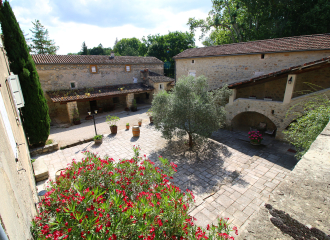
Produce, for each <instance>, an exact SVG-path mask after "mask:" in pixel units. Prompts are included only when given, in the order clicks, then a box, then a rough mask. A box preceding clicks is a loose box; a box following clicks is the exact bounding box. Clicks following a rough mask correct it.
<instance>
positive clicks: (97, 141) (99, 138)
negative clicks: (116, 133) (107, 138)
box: [93, 135, 103, 144]
mask: <svg viewBox="0 0 330 240" xmlns="http://www.w3.org/2000/svg"><path fill="white" fill-rule="evenodd" d="M93 139H94V143H95V144H101V143H102V139H103V135H95V136H94V137H93Z"/></svg>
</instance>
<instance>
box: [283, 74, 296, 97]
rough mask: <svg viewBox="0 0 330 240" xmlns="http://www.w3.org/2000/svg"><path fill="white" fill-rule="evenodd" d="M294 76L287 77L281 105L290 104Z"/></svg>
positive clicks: (294, 80)
mask: <svg viewBox="0 0 330 240" xmlns="http://www.w3.org/2000/svg"><path fill="white" fill-rule="evenodd" d="M296 78H297V75H296V74H290V75H288V80H287V82H286V87H285V94H284V99H283V104H288V103H290V102H291V99H292V94H293V90H294V86H295V84H296Z"/></svg>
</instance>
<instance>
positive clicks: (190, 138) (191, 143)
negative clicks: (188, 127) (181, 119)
mask: <svg viewBox="0 0 330 240" xmlns="http://www.w3.org/2000/svg"><path fill="white" fill-rule="evenodd" d="M188 135H189V147H190V148H192V146H193V142H192V136H191V134H190V133H188Z"/></svg>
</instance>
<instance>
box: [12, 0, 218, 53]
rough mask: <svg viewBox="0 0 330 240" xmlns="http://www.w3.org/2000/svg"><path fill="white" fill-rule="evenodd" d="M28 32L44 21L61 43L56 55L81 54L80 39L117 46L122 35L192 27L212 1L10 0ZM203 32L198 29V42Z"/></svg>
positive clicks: (138, 35) (202, 16)
mask: <svg viewBox="0 0 330 240" xmlns="http://www.w3.org/2000/svg"><path fill="white" fill-rule="evenodd" d="M9 2H10V5H11V7H12V8H13V11H14V13H15V16H16V18H17V20H18V22H19V23H20V26H21V29H22V30H23V31H24V33H25V34H27V33H29V35H28V37H29V36H31V33H30V30H29V29H31V28H32V23H31V22H32V21H34V20H35V19H38V20H40V22H41V24H43V25H44V26H45V27H46V28H47V29H48V31H49V37H50V39H53V40H54V41H55V43H56V45H58V46H59V47H60V49H59V51H58V52H57V54H67V53H69V52H78V51H80V49H81V45H82V42H83V41H85V42H86V45H87V46H88V47H89V48H92V47H95V46H97V45H98V44H100V43H102V45H103V46H104V47H113V44H114V42H115V40H116V38H118V39H119V40H120V39H121V38H131V37H137V38H139V39H141V38H142V37H143V36H147V35H149V34H151V35H153V34H158V33H159V34H166V33H168V31H189V28H188V26H187V25H186V24H187V22H188V19H189V17H195V18H198V19H201V18H206V17H207V14H208V12H209V11H210V10H211V7H212V3H211V0H204V1H200V0H189V1H188V0H177V1H175V0H166V1H165V0H164V1H163V0H162V1H157V0H153V1H152V0H129V1H113V0H108V1H107V0H29V1H27V0H9ZM198 37H199V32H196V36H195V39H196V43H197V45H198V46H202V44H201V43H200V41H198Z"/></svg>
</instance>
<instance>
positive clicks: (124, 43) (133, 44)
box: [113, 37, 144, 56]
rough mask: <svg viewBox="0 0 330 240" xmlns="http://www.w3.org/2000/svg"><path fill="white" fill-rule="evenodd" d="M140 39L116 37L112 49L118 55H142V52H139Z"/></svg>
mask: <svg viewBox="0 0 330 240" xmlns="http://www.w3.org/2000/svg"><path fill="white" fill-rule="evenodd" d="M141 44H142V43H141V41H140V40H139V39H137V38H135V37H133V38H123V39H120V40H119V41H118V40H117V39H116V42H115V45H114V46H113V51H114V52H115V53H116V54H117V55H120V56H143V55H144V53H141V54H140V52H139V51H140V48H141Z"/></svg>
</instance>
